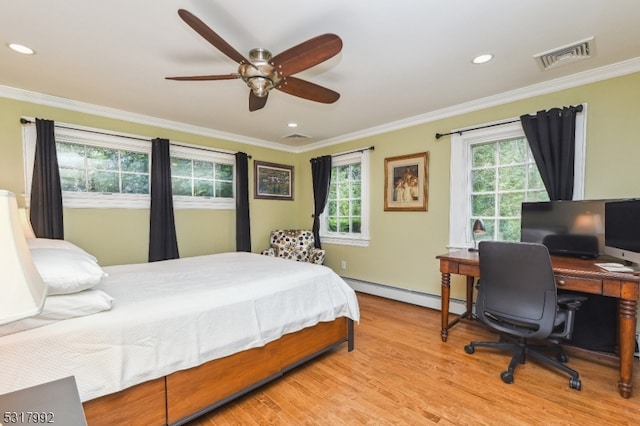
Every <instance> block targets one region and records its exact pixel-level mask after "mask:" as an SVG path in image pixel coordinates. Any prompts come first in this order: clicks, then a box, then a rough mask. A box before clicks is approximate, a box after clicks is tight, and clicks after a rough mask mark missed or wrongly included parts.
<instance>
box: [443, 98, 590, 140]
mask: <svg viewBox="0 0 640 426" xmlns="http://www.w3.org/2000/svg"><path fill="white" fill-rule="evenodd" d="M569 108H574V109H575V110H576V112H582V110H583V107H582V104H580V105H576V106H570V107H569ZM519 121H520V119H517V120H511V121H504V122H502V123H494V124H487V125H485V126H478V127H472V128H470V129H463V130H457V131H455V132H449V133H436V139H440V138H441V137H443V136H449V135H454V134H457V135H461V134H463V133H464V132H470V131H472V130H480V129H487V128H489V127H496V126H504V125H505V124H512V123H517V122H519Z"/></svg>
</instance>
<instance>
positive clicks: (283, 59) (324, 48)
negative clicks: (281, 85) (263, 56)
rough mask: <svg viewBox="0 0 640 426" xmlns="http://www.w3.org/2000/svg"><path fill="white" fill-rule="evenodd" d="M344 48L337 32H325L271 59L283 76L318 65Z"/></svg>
mask: <svg viewBox="0 0 640 426" xmlns="http://www.w3.org/2000/svg"><path fill="white" fill-rule="evenodd" d="M341 50H342V40H341V39H340V37H338V36H337V35H335V34H323V35H319V36H317V37H314V38H312V39H309V40H307V41H305V42H302V43H300V44H298V45H297V46H294V47H292V48H290V49H287V50H285V51H284V52H282V53H279V54H277V55H276V56H274V57H273V59H271V61H270V62H271V64H272V65H273V66H274V67H275V68H276V69H277V70H278V73H280V74H281V75H282V76H283V77H287V76H290V75H293V74H296V73H299V72H300V71H304V70H306V69H308V68H311V67H312V66H314V65H318V64H319V63H321V62H324V61H326V60H327V59H329V58H332V57H333V56H335V55H337V54H338V53H339V52H340V51H341Z"/></svg>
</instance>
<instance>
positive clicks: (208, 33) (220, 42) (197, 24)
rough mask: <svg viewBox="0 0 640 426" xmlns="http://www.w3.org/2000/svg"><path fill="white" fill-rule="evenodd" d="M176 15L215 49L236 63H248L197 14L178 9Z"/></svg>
mask: <svg viewBox="0 0 640 426" xmlns="http://www.w3.org/2000/svg"><path fill="white" fill-rule="evenodd" d="M178 15H180V17H181V18H182V20H183V21H184V22H186V23H187V25H189V26H190V27H191V28H193V29H194V30H195V32H197V33H198V34H200V35H201V36H202V37H203V38H204V39H205V40H207V41H208V42H209V43H211V44H212V45H213V46H214V47H215V48H216V49H218V50H219V51H221V52H222V53H224V54H225V55H227V56H228V57H229V58H231V59H233V60H234V61H236V62H237V63H239V64H241V63H249V61H248V60H247V59H246V58H245V57H244V56H243V55H242V54H241V53H240V52H238V51H237V50H236V49H234V48H233V47H231V45H230V44H229V43H227V42H226V41H224V39H223V38H222V37H220V36H219V35H218V34H216V32H215V31H213V30H212V29H211V28H209V27H208V26H207V24H205V23H204V22H202V21H201V20H200V19H199V18H198V17H197V16H195V15H194V14H193V13H191V12H189V11H188V10H184V9H180V10H178Z"/></svg>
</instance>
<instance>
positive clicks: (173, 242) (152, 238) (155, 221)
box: [149, 138, 180, 262]
mask: <svg viewBox="0 0 640 426" xmlns="http://www.w3.org/2000/svg"><path fill="white" fill-rule="evenodd" d="M149 216H150V220H149V262H155V261H158V260H167V259H177V258H179V257H180V255H179V254H178V240H177V238H176V224H175V219H174V215H173V193H172V191H171V160H170V156H169V140H168V139H160V138H158V139H154V140H153V141H151V210H150V215H149Z"/></svg>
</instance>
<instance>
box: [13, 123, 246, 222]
mask: <svg viewBox="0 0 640 426" xmlns="http://www.w3.org/2000/svg"><path fill="white" fill-rule="evenodd" d="M25 118H26V117H25ZM28 119H29V121H31V122H33V121H34V119H32V118H28ZM60 124H61V125H60V126H56V127H55V136H56V142H69V143H76V144H80V145H89V146H96V147H105V148H113V149H120V150H127V151H135V152H144V153H146V154H149V167H150V168H149V172H151V142H150V141H145V140H137V139H142V137H139V136H134V135H124V134H122V135H118V134H115V133H114V134H104V133H100V132H102V130H101V129H94V128H89V127H80V126H73V125H71V124H63V123H60ZM36 137H37V133H36V127H35V126H34V125H24V126H22V140H23V148H24V151H23V152H24V173H25V175H24V182H25V202H26V205H27V207H29V202H30V198H31V181H32V176H33V166H34V157H35V148H36ZM169 155H170V156H175V157H183V158H190V159H195V160H202V161H212V162H215V163H223V164H232V165H233V167H234V180H235V156H234V155H233V154H232V153H229V154H226V153H222V152H215V151H210V150H206V149H202V148H199V147H197V146H195V145H187V144H180V146H176V145H171V146H170V148H169ZM233 187H234V188H233V191H234V193H233V198H224V199H221V198H215V197H186V196H174V197H173V207H174V209H176V210H180V209H225V210H235V208H236V200H235V196H236V194H235V182H234V185H233ZM62 205H63V207H65V208H108V209H112V208H115V209H148V208H150V206H151V197H150V195H143V194H120V193H88V192H71V191H63V193H62Z"/></svg>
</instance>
